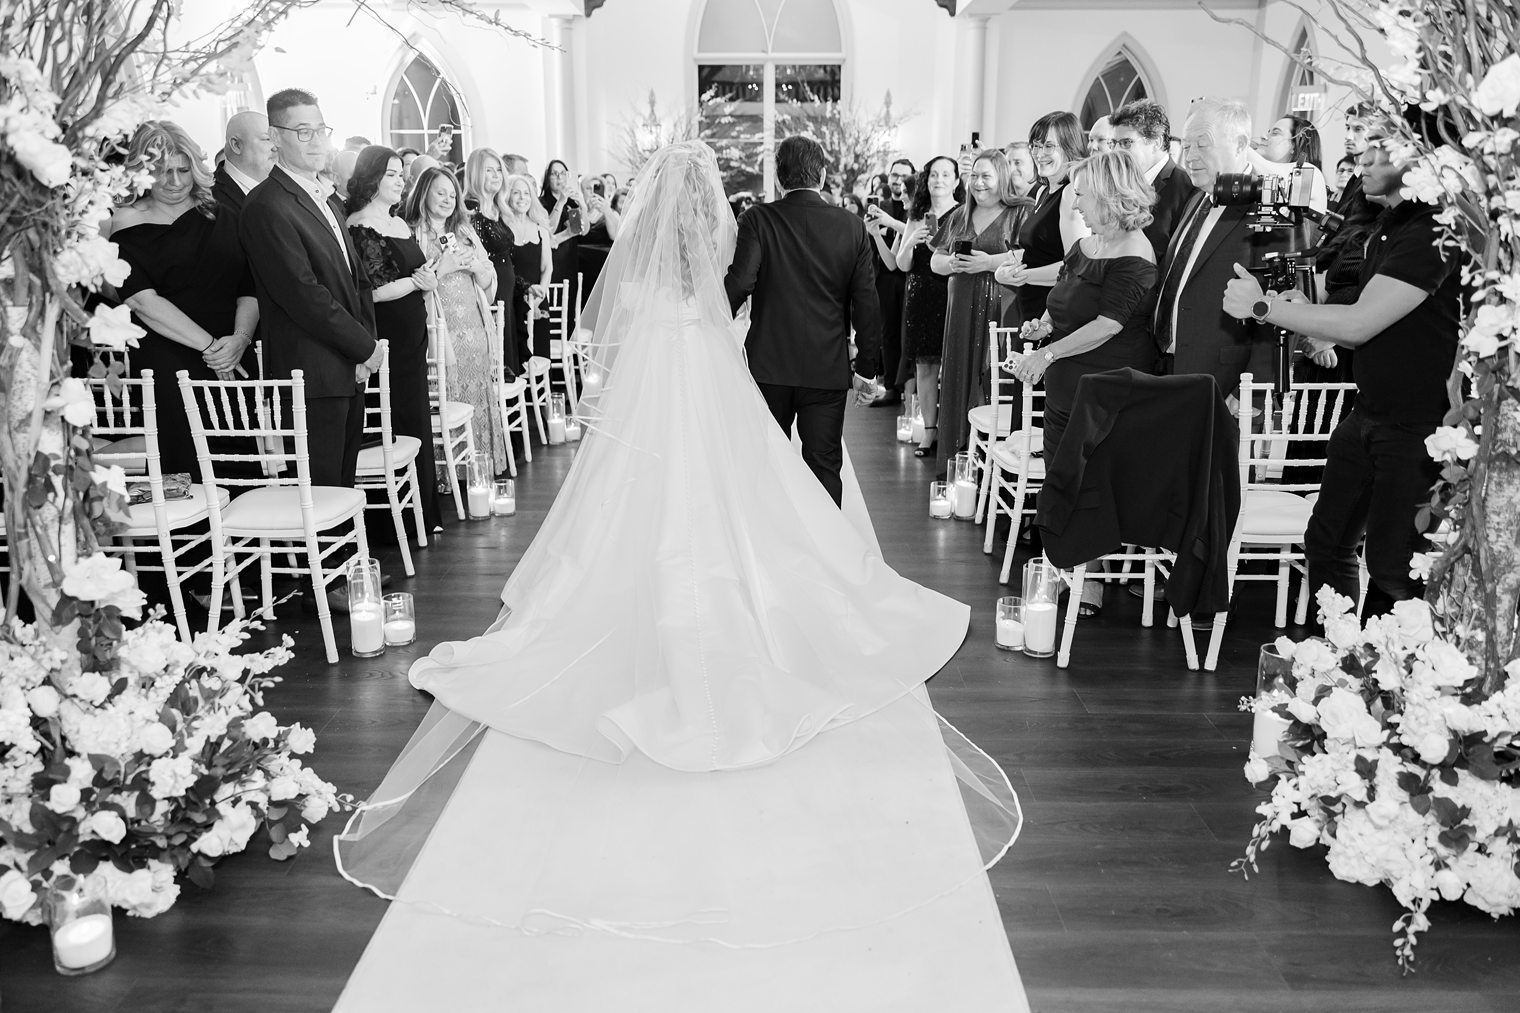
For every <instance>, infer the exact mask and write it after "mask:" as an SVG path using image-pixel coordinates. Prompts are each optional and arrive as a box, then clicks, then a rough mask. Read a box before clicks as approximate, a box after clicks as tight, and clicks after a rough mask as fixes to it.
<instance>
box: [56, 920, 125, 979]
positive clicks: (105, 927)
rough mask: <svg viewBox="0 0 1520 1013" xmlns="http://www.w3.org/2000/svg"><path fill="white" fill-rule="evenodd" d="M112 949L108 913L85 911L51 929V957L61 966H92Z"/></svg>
mask: <svg viewBox="0 0 1520 1013" xmlns="http://www.w3.org/2000/svg"><path fill="white" fill-rule="evenodd" d="M115 949H116V936H115V932H114V931H113V930H112V927H111V916H110V915H109V914H93V915H84V916H82V917H79V918H76V919H74V920H73V921H71V922H67V923H65V924H63V925H60V926H58V928H57V929H55V930H54V932H53V959H54V961H55V962H56V963H57V965H58V967H59V968H60V969H62V970H69V971H81V970H84V969H86V968H93V967H95V966H97V965H99V964H102V963H104V962H105V961H107V960H109V959H110V958H111V955H112V953H114V952H115Z"/></svg>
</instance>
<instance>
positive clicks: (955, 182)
mask: <svg viewBox="0 0 1520 1013" xmlns="http://www.w3.org/2000/svg"><path fill="white" fill-rule="evenodd" d="M965 196H966V191H965V188H964V187H962V185H961V179H960V165H959V164H958V163H957V162H956V161H955V159H953V158H951V157H950V156H949V155H936V156H935V157H934V158H931V159H929V164H928V165H925V166H924V171H923V173H922V174H921V175H920V177H919V180H918V184H917V185H916V186H915V187H914V189H913V204H912V206H911V207H909V209H908V212H907V219H908V225H907V228H906V230H905V231H904V232H903V236H902V241H901V242H900V243H898V244H897V269H898V270H899V271H905V272H907V276H908V277H907V284H906V286H905V287H904V289H903V310H902V341H903V351H902V354H903V360H904V362H906V363H909V364H910V365H911V368H912V369H913V376H914V386H915V388H916V389H917V392H918V403H919V410H920V411H921V412H922V413H923V417H924V437H923V439H922V440H921V441H920V442H919V445H918V448H917V449H916V450H914V451H913V455H914V456H915V457H931V456H933V454H934V451H935V449H936V444H935V440H936V438H937V435H938V433H939V373H940V362H941V356H943V354H944V347H945V300H946V297H947V295H948V291H949V288H948V284H947V282H946V276H945V275H941V274H936V273H935V272H934V270H933V268H932V267H931V266H930V261H931V259H932V257H933V254H934V250H933V249H932V248H931V247H930V246H929V241H930V240H931V239H932V238H934V234H935V233H936V232H938V231H939V223H940V222H942V221H945V220H946V219H947V218H948V217H949V216H950V214H951V212H953V211H954V210H955V208H956V205H957V204H959V203H960V201H962V200H964V199H965Z"/></svg>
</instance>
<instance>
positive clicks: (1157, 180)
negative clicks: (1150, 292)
mask: <svg viewBox="0 0 1520 1013" xmlns="http://www.w3.org/2000/svg"><path fill="white" fill-rule="evenodd" d="M1108 119H1109V123H1110V124H1112V126H1113V131H1114V146H1115V147H1116V148H1118V149H1119V150H1120V151H1123V152H1125V153H1126V154H1128V155H1129V157H1130V158H1132V159H1134V161H1135V166H1136V167H1137V168H1139V170H1140V172H1141V174H1142V175H1143V176H1145V181H1146V182H1147V183H1149V184H1150V185H1151V188H1152V189H1154V190H1155V191H1156V203H1155V205H1154V206H1153V207H1152V208H1151V216H1152V217H1151V223H1150V224H1149V225H1147V226H1146V227H1145V238H1147V239H1149V240H1150V241H1151V248H1152V249H1154V250H1155V251H1156V263H1158V264H1159V263H1161V260H1162V258H1163V257H1165V256H1166V248H1167V246H1168V245H1169V244H1170V243H1171V241H1172V233H1173V232H1174V231H1175V230H1176V228H1177V217H1178V216H1179V215H1180V214H1182V209H1183V208H1184V207H1185V206H1186V205H1187V202H1188V198H1190V197H1192V196H1193V194H1195V193H1197V192H1198V188H1197V187H1196V186H1194V185H1193V181H1192V180H1191V179H1189V178H1188V174H1187V173H1186V172H1184V171H1183V169H1182V166H1180V165H1178V164H1177V163H1176V162H1174V161H1172V158H1171V155H1170V154H1168V153H1167V147H1166V140H1167V138H1168V137H1169V136H1171V132H1172V124H1171V121H1170V120H1169V119H1168V118H1167V115H1166V109H1165V108H1164V107H1163V106H1162V105H1161V103H1160V102H1157V101H1155V100H1153V99H1139V100H1137V101H1135V102H1130V103H1127V104H1125V105H1122V106H1120V107H1119V108H1118V109H1117V110H1115V111H1114V113H1113V115H1111V116H1110V117H1109V118H1108Z"/></svg>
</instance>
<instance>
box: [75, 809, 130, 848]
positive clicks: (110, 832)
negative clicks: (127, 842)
mask: <svg viewBox="0 0 1520 1013" xmlns="http://www.w3.org/2000/svg"><path fill="white" fill-rule="evenodd" d="M79 829H80V831H81V832H83V833H90V834H94V835H95V836H96V837H99V838H100V839H101V840H103V841H110V842H111V843H112V844H120V843H121V839H122V838H123V837H125V836H127V824H126V822H125V821H124V820H123V819H122V818H121V817H120V816H119V815H117V814H116V813H115V812H114V811H112V810H110V809H103V810H101V811H100V812H97V813H91V814H90V815H89V816H87V817H85V820H84V822H83V823H81V824H80V825H79Z"/></svg>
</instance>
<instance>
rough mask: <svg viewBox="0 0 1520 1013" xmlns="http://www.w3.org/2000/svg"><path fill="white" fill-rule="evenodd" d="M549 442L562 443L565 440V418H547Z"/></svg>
mask: <svg viewBox="0 0 1520 1013" xmlns="http://www.w3.org/2000/svg"><path fill="white" fill-rule="evenodd" d="M549 442H550V443H564V442H565V420H564V419H550V420H549Z"/></svg>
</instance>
